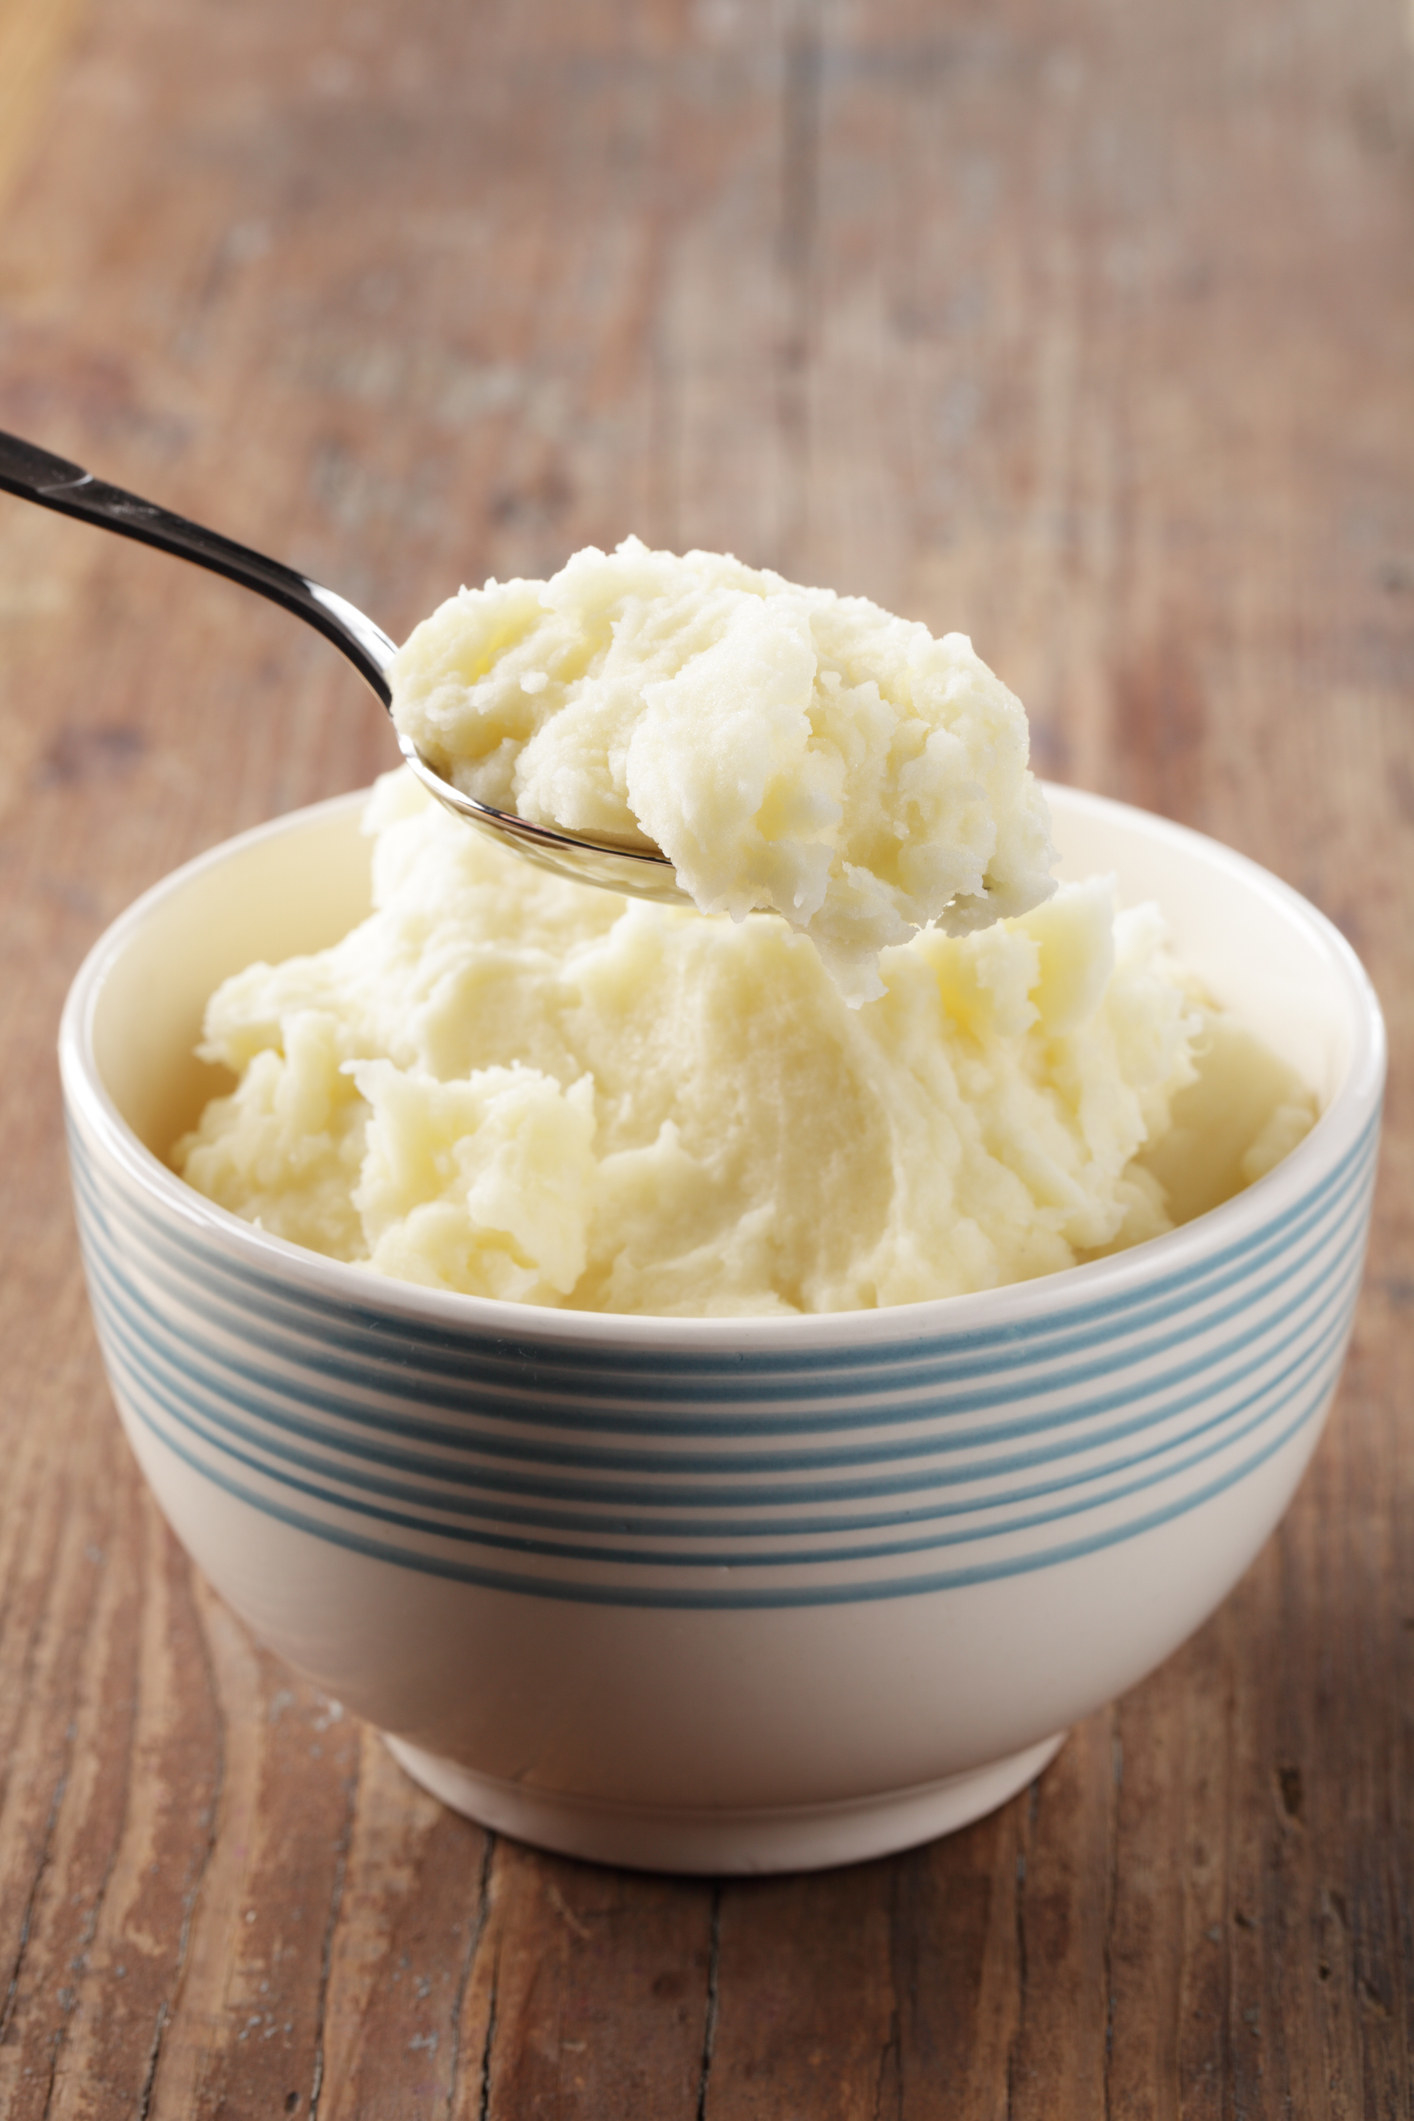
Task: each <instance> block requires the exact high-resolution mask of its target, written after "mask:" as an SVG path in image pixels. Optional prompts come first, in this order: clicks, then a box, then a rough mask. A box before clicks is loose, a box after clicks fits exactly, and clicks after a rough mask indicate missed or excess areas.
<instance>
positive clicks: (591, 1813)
mask: <svg viewBox="0 0 1414 2121" xmlns="http://www.w3.org/2000/svg"><path fill="white" fill-rule="evenodd" d="M1064 1738H1065V1733H1064V1731H1062V1732H1061V1733H1060V1734H1059V1735H1058V1736H1056V1737H1054V1738H1043V1739H1042V1740H1041V1743H1040V1744H1039V1745H1031V1746H1027V1747H1026V1748H1025V1750H1024V1751H1022V1752H1020V1753H1011V1754H1009V1755H1008V1756H1007V1758H1006V1759H1005V1760H993V1761H990V1762H988V1764H987V1766H985V1767H980V1768H972V1769H970V1770H969V1771H968V1772H967V1773H966V1774H962V1775H945V1776H944V1777H943V1779H942V1780H941V1781H940V1782H924V1783H915V1784H914V1785H913V1786H912V1787H911V1788H909V1789H902V1790H888V1791H885V1792H884V1793H883V1794H882V1795H880V1796H877V1797H855V1798H851V1799H849V1800H847V1801H846V1802H844V1803H842V1804H807V1805H796V1806H781V1807H779V1808H773V1809H769V1810H765V1809H763V1810H759V1811H724V1810H716V1809H710V1808H708V1807H705V1806H704V1807H702V1808H700V1809H695V1810H694V1809H687V1808H683V1809H681V1810H675V1809H669V1808H667V1807H663V1808H657V1807H651V1806H646V1805H631V1804H613V1803H605V1802H601V1801H598V1800H596V1799H593V1798H583V1797H560V1796H556V1795H554V1794H553V1793H552V1792H549V1791H540V1790H535V1789H531V1788H527V1787H526V1786H525V1785H524V1784H517V1783H511V1782H498V1781H494V1780H492V1778H491V1777H489V1776H486V1775H474V1774H473V1773H472V1772H471V1770H470V1768H464V1767H462V1766H461V1765H460V1764H459V1763H458V1762H457V1761H455V1760H447V1759H444V1758H443V1757H442V1756H441V1755H440V1754H438V1753H427V1752H424V1751H423V1750H422V1748H421V1747H420V1746H416V1745H409V1744H408V1743H407V1741H406V1739H403V1738H392V1737H389V1736H387V1734H386V1733H385V1734H384V1743H385V1744H386V1745H387V1747H388V1750H389V1752H390V1753H391V1754H392V1755H393V1758H394V1759H395V1760H396V1761H397V1762H398V1764H399V1766H400V1767H402V1768H403V1769H405V1770H406V1772H407V1773H408V1774H409V1775H411V1777H412V1779H413V1781H414V1782H417V1783H420V1784H421V1785H422V1787H423V1789H425V1790H429V1791H430V1792H431V1793H432V1795H433V1796H434V1797H437V1798H440V1799H441V1801H442V1803H443V1804H446V1805H450V1806H451V1808H452V1810H453V1811H455V1812H462V1813H464V1814H465V1815H466V1817H467V1818H469V1819H475V1820H476V1821H477V1823H478V1824H479V1825H481V1826H485V1827H491V1828H493V1829H494V1830H495V1831H496V1832H497V1833H499V1834H509V1835H510V1836H511V1837H512V1839H514V1840H516V1841H528V1842H529V1843H530V1844H531V1845H532V1847H535V1848H542V1849H550V1850H552V1851H553V1852H554V1853H555V1854H557V1855H560V1856H579V1857H582V1858H584V1859H586V1860H587V1861H588V1862H591V1863H612V1864H617V1865H620V1866H622V1867H624V1868H626V1869H629V1870H642V1871H695V1872H705V1873H708V1874H717V1875H732V1874H740V1873H750V1872H762V1871H816V1870H826V1869H828V1868H830V1866H832V1865H834V1864H840V1863H862V1862H864V1861H866V1860H867V1859H868V1858H869V1857H871V1856H888V1855H892V1854H893V1853H894V1852H895V1851H896V1850H898V1849H906V1848H914V1847H916V1846H917V1844H918V1843H919V1842H922V1841H933V1840H935V1839H936V1838H937V1836H938V1835H939V1834H950V1833H952V1832H953V1831H954V1830H955V1829H956V1828H958V1827H961V1826H969V1825H970V1824H971V1823H972V1821H973V1820H974V1819H980V1818H982V1817H983V1816H984V1814H985V1813H987V1812H991V1811H995V1810H996V1808H997V1806H998V1805H1000V1804H1005V1803H1006V1801H1007V1799H1008V1798H1009V1797H1014V1796H1015V1795H1016V1792H1017V1791H1018V1790H1020V1789H1024V1788H1025V1786H1026V1784H1027V1783H1028V1782H1030V1781H1032V1780H1033V1779H1034V1777H1035V1776H1037V1775H1039V1774H1040V1772H1041V1770H1042V1768H1043V1767H1045V1766H1046V1765H1047V1763H1048V1762H1049V1761H1051V1760H1052V1759H1053V1758H1054V1757H1055V1755H1056V1754H1057V1753H1058V1752H1059V1751H1060V1748H1061V1745H1062V1742H1063V1741H1064Z"/></svg>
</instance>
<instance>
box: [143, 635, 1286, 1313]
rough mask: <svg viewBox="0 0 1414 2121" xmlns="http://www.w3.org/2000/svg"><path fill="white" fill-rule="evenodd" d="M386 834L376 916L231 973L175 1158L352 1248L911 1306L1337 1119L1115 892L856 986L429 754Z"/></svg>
mask: <svg viewBox="0 0 1414 2121" xmlns="http://www.w3.org/2000/svg"><path fill="white" fill-rule="evenodd" d="M527 667H529V666H527ZM1018 771H1019V768H1018ZM369 822H370V828H371V829H373V830H374V831H376V833H377V845H376V852H375V863H374V875H375V905H376V910H375V911H374V913H373V915H372V916H371V918H370V919H369V920H367V921H365V922H364V923H363V925H362V926H360V927H359V928H357V929H356V930H355V931H354V932H353V933H352V934H351V935H349V936H348V937H346V938H345V939H344V941H343V942H341V943H339V944H337V945H336V946H335V947H334V948H333V949H331V950H327V951H324V952H321V953H320V954H319V955H317V956H312V957H304V958H297V959H294V960H291V961H290V962H289V963H287V964H283V965H278V966H275V967H270V966H267V965H256V966H252V967H251V968H250V969H249V970H248V971H246V972H243V973H241V974H239V975H238V976H237V977H236V978H235V979H232V980H230V981H228V982H227V983H226V985H225V986H224V987H222V988H221V989H220V991H219V992H218V993H217V994H216V996H215V997H214V998H213V1000H212V1003H211V1006H210V1010H209V1013H208V1017H207V1025H206V1043H205V1046H204V1048H203V1050H204V1052H205V1053H206V1055H207V1057H208V1058H209V1059H212V1060H214V1061H218V1062H220V1063H223V1064H224V1065H225V1066H226V1067H228V1068H229V1069H230V1070H231V1071H232V1074H233V1076H234V1077H235V1079H236V1080H235V1087H234V1088H233V1090H232V1091H231V1093H230V1094H229V1095H227V1096H222V1097H218V1098H217V1099H215V1100H214V1102H213V1103H212V1104H210V1105H209V1106H208V1107H207V1110H206V1112H205V1114H204V1115H203V1117H202V1120H201V1123H200V1126H199V1127H198V1129H197V1130H196V1132H195V1133H193V1134H190V1135H188V1136H186V1137H185V1138H184V1140H183V1141H181V1142H180V1143H179V1144H178V1145H177V1148H176V1150H175V1152H174V1161H175V1162H176V1164H177V1166H178V1168H179V1169H181V1170H182V1171H184V1173H185V1175H186V1177H187V1178H188V1179H189V1180H190V1181H191V1183H192V1184H193V1185H195V1186H197V1187H199V1188H200V1189H201V1190H202V1191H203V1192H204V1193H206V1194H209V1195H210V1196H211V1197H212V1198H213V1199H214V1200H217V1201H219V1202H221V1203H222V1204H224V1205H225V1206H227V1207H229V1208H231V1209H233V1210H234V1211H235V1212H236V1213H237V1214H239V1215H243V1216H245V1217H247V1218H249V1219H250V1220H252V1221H258V1222H259V1223H261V1224H262V1225H263V1226H264V1227H265V1228H266V1229H268V1230H270V1231H273V1232H275V1233H276V1234H277V1235H279V1236H281V1237H285V1238H289V1239H291V1240H293V1241H294V1242H295V1243H297V1244H302V1245H307V1246H310V1247H312V1248H313V1249H314V1250H316V1251H320V1252H324V1253H328V1254H331V1255H332V1256H333V1257H335V1258H338V1259H343V1260H350V1261H360V1262H366V1263H367V1264H369V1265H371V1266H373V1267H375V1268H377V1269H379V1270H380V1271H382V1272H384V1273H387V1274H392V1275H396V1276H400V1277H402V1278H403V1279H406V1280H409V1281H415V1282H422V1283H427V1284H431V1285H433V1286H436V1287H441V1288H448V1289H458V1290H465V1291H470V1292H473V1293H476V1294H482V1295H489V1296H499V1297H510V1298H514V1299H517V1300H519V1301H522V1302H526V1303H537V1304H557V1305H567V1306H572V1307H577V1308H583V1309H593V1310H613V1311H637V1312H657V1313H667V1314H709V1315H710V1314H733V1315H747V1314H764V1315H771V1314H782V1313H790V1312H802V1311H833V1310H843V1309H852V1308H860V1307H869V1306H873V1305H876V1304H898V1303H908V1302H912V1301H915V1300H917V1299H919V1298H923V1297H933V1296H947V1295H951V1294H954V1293H958V1292H961V1291H966V1290H974V1289H983V1288H988V1287H991V1286H993V1285H995V1284H997V1283H1001V1282H1008V1281H1017V1280H1022V1279H1025V1278H1026V1277H1028V1276H1031V1275H1036V1274H1042V1273H1046V1272H1048V1271H1050V1270H1051V1269H1054V1268H1057V1267H1065V1266H1068V1265H1070V1264H1072V1263H1073V1262H1075V1261H1077V1260H1081V1259H1086V1258H1090V1257H1093V1256H1094V1255H1095V1254H1097V1253H1101V1252H1105V1251H1109V1250H1112V1249H1115V1248H1117V1247H1119V1246H1121V1245H1128V1244H1133V1243H1135V1242H1136V1241H1137V1240H1139V1239H1141V1238H1146V1237H1149V1236H1152V1235H1154V1234H1156V1233H1158V1232H1160V1231H1162V1230H1164V1229H1166V1228H1168V1227H1169V1225H1170V1220H1171V1217H1172V1215H1173V1212H1174V1207H1175V1205H1177V1206H1178V1211H1179V1212H1180V1213H1181V1214H1183V1215H1185V1216H1186V1215H1190V1214H1196V1213H1198V1212H1200V1210H1201V1209H1202V1208H1205V1207H1208V1206H1210V1205H1212V1204H1213V1203H1214V1202H1215V1201H1216V1200H1217V1199H1221V1198H1223V1197H1225V1193H1226V1192H1230V1191H1233V1190H1235V1189H1236V1187H1237V1186H1240V1185H1242V1184H1244V1183H1247V1182H1248V1181H1250V1179H1252V1178H1253V1177H1255V1176H1257V1175H1258V1174H1259V1173H1260V1171H1261V1170H1263V1169H1265V1168H1266V1166H1267V1165H1268V1164H1269V1163H1271V1162H1275V1161H1276V1159H1277V1157H1278V1156H1280V1155H1281V1154H1283V1153H1284V1152H1285V1150H1286V1149H1287V1148H1289V1147H1290V1146H1291V1145H1292V1143H1293V1142H1294V1141H1295V1140H1296V1139H1298V1138H1299V1136H1300V1134H1301V1133H1302V1132H1304V1131H1305V1129H1306V1127H1308V1126H1309V1124H1310V1121H1311V1118H1312V1106H1311V1101H1310V1099H1309V1097H1308V1096H1307V1095H1306V1093H1305V1092H1304V1091H1303V1090H1302V1089H1301V1087H1300V1085H1299V1084H1298V1083H1297V1082H1296V1080H1295V1078H1294V1077H1293V1076H1292V1075H1291V1074H1290V1072H1289V1071H1288V1070H1286V1069H1285V1068H1284V1067H1283V1066H1282V1065H1281V1064H1280V1063H1279V1062H1277V1061H1275V1060H1273V1059H1272V1058H1271V1056H1269V1055H1263V1054H1261V1053H1260V1050H1259V1049H1257V1048H1256V1047H1255V1044H1254V1042H1253V1041H1252V1040H1250V1039H1248V1038H1246V1037H1245V1035H1244V1034H1243V1033H1241V1032H1240V1031H1238V1030H1237V1029H1236V1028H1235V1027H1234V1026H1232V1025H1231V1024H1229V1023H1227V1021H1226V1020H1225V1019H1223V1018H1221V1017H1215V1016H1214V1014H1213V1012H1212V1011H1211V1010H1210V1009H1208V1008H1207V1007H1206V1006H1205V1004H1204V1002H1203V999H1202V997H1201V995H1199V994H1198V993H1197V992H1196V990H1195V989H1194V986H1193V984H1192V982H1191V981H1189V980H1188V979H1187V978H1186V977H1185V976H1184V974H1183V973H1182V971H1181V970H1180V968H1179V967H1177V966H1176V965H1175V964H1174V963H1173V961H1172V959H1171V957H1170V955H1169V953H1168V951H1167V948H1166V945H1165V941H1164V931H1163V924H1162V921H1161V919H1160V917H1159V915H1158V914H1157V913H1156V912H1155V911H1154V910H1153V909H1140V910H1137V911H1128V912H1123V913H1120V914H1118V915H1116V913H1115V911H1114V908H1113V904H1112V897H1111V889H1110V886H1109V884H1108V883H1107V882H1106V881H1104V880H1097V881H1093V882H1090V883H1085V884H1080V885H1070V886H1067V887H1064V888H1063V889H1061V890H1060V891H1058V892H1057V893H1056V894H1055V896H1054V897H1053V898H1051V899H1050V900H1049V901H1048V902H1047V903H1045V904H1043V905H1041V906H1039V907H1037V908H1035V909H1034V910H1032V911H1030V912H1028V913H1026V914H1025V915H1024V916H1023V917H1021V918H1019V919H1015V920H1011V921H1008V922H1006V923H1004V924H1002V925H998V926H993V927H990V928H987V929H985V930H984V931H983V932H981V933H977V934H974V935H971V936H967V937H964V938H955V937H950V936H948V935H945V934H942V933H939V932H938V931H937V930H933V929H930V930H928V931H927V932H925V933H923V934H920V935H917V936H915V937H914V939H913V940H912V941H910V942H908V943H907V944H906V945H905V946H904V947H901V948H890V949H886V950H885V951H884V952H883V954H882V956H881V957H880V958H879V961H878V985H879V989H880V991H879V993H878V995H877V997H876V998H875V999H873V1000H872V1001H869V1002H867V1003H865V1004H864V1005H863V1006H861V1007H857V1008H851V1007H850V1006H848V1005H847V1003H846V1002H845V1000H844V998H843V997H842V995H841V993H840V991H839V989H838V987H837V986H836V985H835V984H834V982H833V981H832V979H831V978H830V977H829V975H828V973H827V972H826V970H825V967H824V965H823V964H822V961H821V958H820V956H819V954H818V953H817V951H816V950H815V949H814V948H812V946H811V943H810V941H809V940H807V939H806V937H804V936H802V935H801V934H799V933H796V932H793V930H792V928H791V927H790V926H788V925H787V924H786V923H785V922H783V921H779V920H772V919H763V920H751V921H745V922H742V923H741V924H739V925H735V924H733V923H731V922H729V921H725V920H704V919H703V918H701V916H700V915H698V914H695V913H692V912H690V911H683V912H678V911H676V910H674V909H671V908H667V907H662V906H653V905H646V904H642V903H633V902H629V901H626V900H623V899H618V898H614V897H612V896H611V895H610V894H608V893H606V892H602V891H595V890H591V889H587V888H584V887H582V886H575V885H572V884H567V883H562V882H560V881H558V880H557V879H554V878H552V877H549V876H547V875H545V874H544V873H542V872H540V871H537V870H535V869H533V868H531V867H530V866H529V865H527V864H525V863H523V862H521V861H519V860H518V859H517V858H516V857H515V856H514V855H511V854H507V853H503V852H501V851H500V850H499V849H497V848H495V847H493V846H490V845H488V844H486V843H485V842H483V841H482V840H481V839H480V837H479V836H478V835H476V834H474V833H472V832H470V831H468V830H467V828H466V827H465V825H463V824H460V823H458V822H457V821H456V820H455V819H452V818H449V817H447V816H446V815H445V814H443V813H442V812H441V811H440V810H439V809H438V808H437V807H436V806H435V805H431V804H429V803H428V802H427V801H426V799H425V798H424V797H423V796H422V795H421V794H420V792H419V790H418V789H417V787H416V786H415V784H414V783H413V782H412V781H411V779H410V778H409V777H407V776H405V775H397V776H393V777H390V779H389V780H387V781H385V782H383V783H382V784H380V786H379V788H378V789H377V791H376V792H375V795H374V798H373V802H372V805H371V809H370V819H369ZM1210 1064H1211V1065H1210ZM1213 1069H1215V1070H1216V1073H1213V1072H1212V1070H1213ZM1233 1084H1239V1085H1242V1086H1244V1087H1243V1089H1242V1094H1241V1096H1240V1097H1237V1096H1234V1094H1233V1091H1232V1085H1233ZM1166 1143H1167V1144H1169V1145H1171V1147H1172V1149H1173V1153H1172V1154H1171V1155H1170V1157H1169V1159H1168V1163H1167V1164H1165V1163H1164V1151H1165V1144H1166ZM1210 1143H1211V1144H1212V1153H1211V1154H1209V1153H1208V1151H1209V1144H1210Z"/></svg>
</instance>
